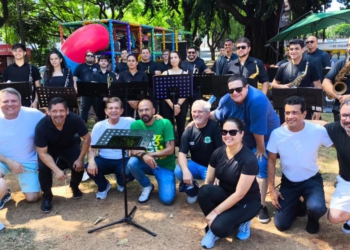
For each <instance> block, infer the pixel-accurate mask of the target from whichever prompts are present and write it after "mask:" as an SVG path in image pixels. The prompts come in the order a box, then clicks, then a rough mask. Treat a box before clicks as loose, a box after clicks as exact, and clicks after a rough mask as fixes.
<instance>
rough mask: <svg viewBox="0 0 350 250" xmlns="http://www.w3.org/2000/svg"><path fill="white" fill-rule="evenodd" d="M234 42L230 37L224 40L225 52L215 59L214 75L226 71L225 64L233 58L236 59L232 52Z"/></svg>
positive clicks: (222, 73)
mask: <svg viewBox="0 0 350 250" xmlns="http://www.w3.org/2000/svg"><path fill="white" fill-rule="evenodd" d="M234 45H235V44H234V43H233V40H232V39H231V38H228V39H226V40H225V43H224V48H225V50H226V54H225V55H222V56H219V58H218V59H217V60H216V61H215V68H214V67H213V70H212V71H213V72H214V73H215V74H216V75H224V74H226V71H227V64H228V63H229V62H231V61H233V60H236V59H237V58H238V57H237V55H236V54H234V53H233V48H234Z"/></svg>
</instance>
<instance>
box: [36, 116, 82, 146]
mask: <svg viewBox="0 0 350 250" xmlns="http://www.w3.org/2000/svg"><path fill="white" fill-rule="evenodd" d="M88 132H89V131H88V129H87V127H86V125H85V123H84V121H83V120H82V119H81V118H80V117H79V116H78V115H76V114H75V113H73V112H70V113H69V114H68V115H67V117H66V120H65V122H64V125H63V128H62V130H61V131H60V130H58V129H57V128H56V127H55V125H54V124H53V122H52V120H51V117H50V116H45V117H44V118H42V119H41V120H40V121H39V123H38V124H37V125H36V128H35V137H34V143H35V145H36V146H37V147H39V148H45V147H48V150H59V149H67V148H69V147H71V146H73V145H74V144H75V143H76V140H74V135H75V134H78V135H79V136H80V137H82V136H84V135H86V134H87V133H88Z"/></svg>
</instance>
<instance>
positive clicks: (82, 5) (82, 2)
mask: <svg viewBox="0 0 350 250" xmlns="http://www.w3.org/2000/svg"><path fill="white" fill-rule="evenodd" d="M81 10H82V14H81V20H82V21H84V0H81Z"/></svg>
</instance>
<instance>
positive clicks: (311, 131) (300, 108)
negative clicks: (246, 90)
mask: <svg viewBox="0 0 350 250" xmlns="http://www.w3.org/2000/svg"><path fill="white" fill-rule="evenodd" d="M305 106H306V104H305V100H304V98H302V97H299V96H291V97H289V98H287V99H286V100H285V106H284V112H285V118H286V126H282V127H279V128H277V129H275V130H274V131H273V132H272V133H271V136H270V140H269V143H268V145H267V150H268V151H269V159H268V180H269V182H268V183H269V191H270V197H271V201H272V204H273V205H274V206H275V207H276V209H277V210H276V213H275V219H274V222H275V226H276V228H277V229H278V230H279V231H285V230H287V229H289V228H290V226H291V225H292V222H293V221H294V219H295V218H296V217H297V216H305V215H306V213H307V215H308V221H307V226H306V231H307V232H308V233H310V234H316V233H318V231H319V228H320V225H319V219H320V218H321V217H322V216H323V215H324V214H325V213H326V212H327V207H326V204H325V203H326V201H325V195H324V190H323V180H322V176H321V174H320V173H319V167H318V165H317V154H318V149H319V147H320V146H321V145H322V146H325V147H330V146H332V145H333V142H332V140H331V138H330V137H329V136H328V134H327V131H326V129H325V128H324V127H322V126H319V125H316V124H313V123H311V122H305V121H304V119H305V116H306V110H305ZM344 146H345V145H344ZM347 151H348V150H347ZM277 154H279V155H280V162H281V170H282V179H281V187H280V189H279V191H278V190H277V189H276V188H275V171H276V159H277ZM347 154H348V153H347ZM300 197H302V198H303V201H301V200H300ZM339 205H340V204H339Z"/></svg>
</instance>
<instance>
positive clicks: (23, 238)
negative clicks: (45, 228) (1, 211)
mask: <svg viewBox="0 0 350 250" xmlns="http://www.w3.org/2000/svg"><path fill="white" fill-rule="evenodd" d="M0 238H1V243H0V244H1V249H11V250H15V249H35V246H34V238H35V232H34V231H32V230H30V229H28V228H15V229H5V230H4V231H3V232H1V233H0Z"/></svg>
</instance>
